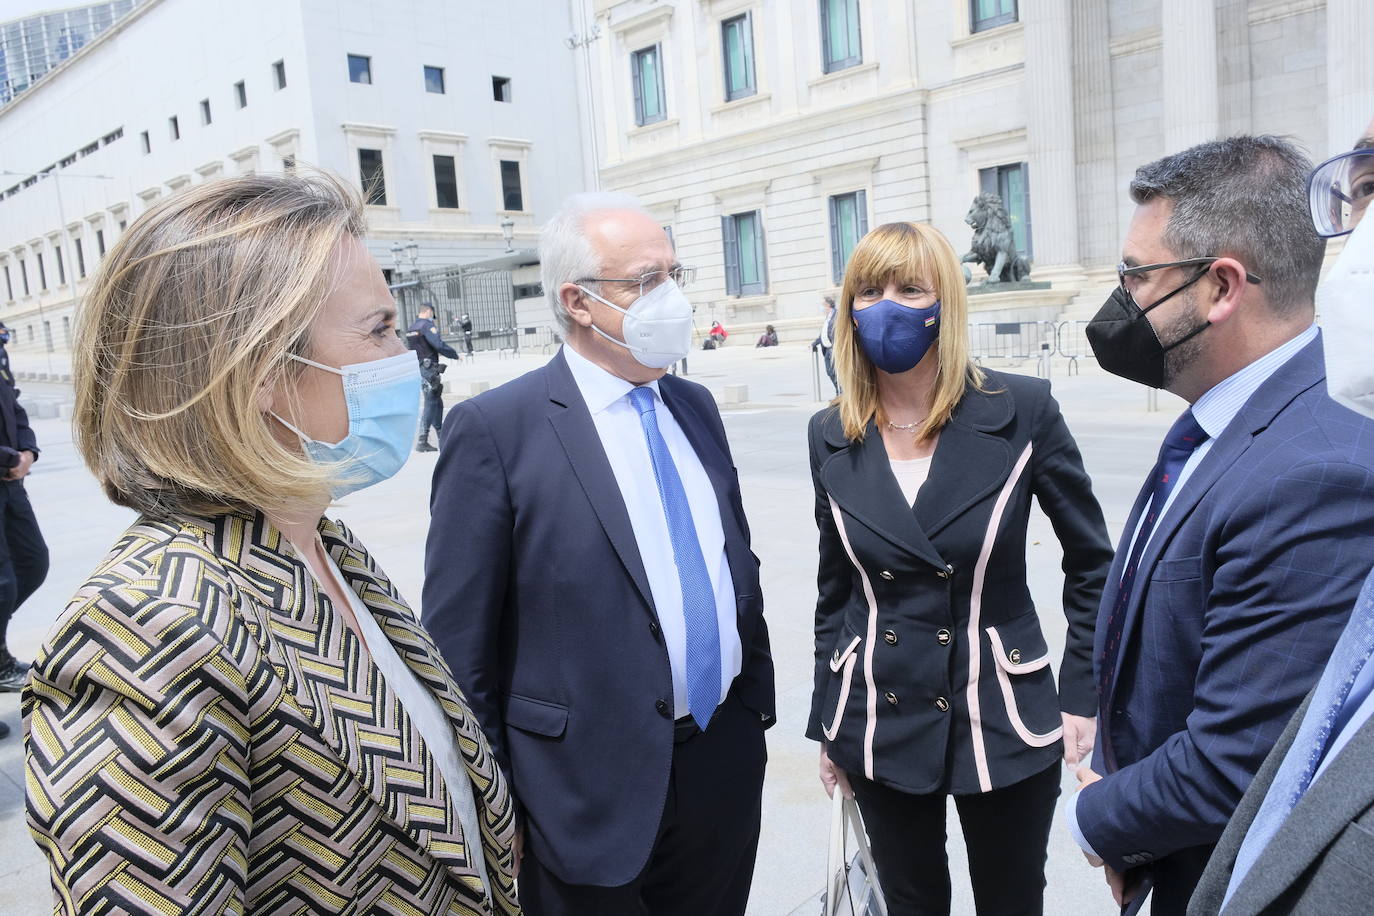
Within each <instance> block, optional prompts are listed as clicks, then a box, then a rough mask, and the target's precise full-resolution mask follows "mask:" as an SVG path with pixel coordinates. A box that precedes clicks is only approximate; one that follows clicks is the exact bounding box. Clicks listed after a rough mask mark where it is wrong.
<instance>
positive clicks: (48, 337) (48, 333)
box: [43, 318, 52, 353]
mask: <svg viewBox="0 0 1374 916" xmlns="http://www.w3.org/2000/svg"><path fill="white" fill-rule="evenodd" d="M43 346H44V347H46V348H47V350H48V352H49V353H51V352H52V322H51V321H48V320H47V319H46V318H45V319H43Z"/></svg>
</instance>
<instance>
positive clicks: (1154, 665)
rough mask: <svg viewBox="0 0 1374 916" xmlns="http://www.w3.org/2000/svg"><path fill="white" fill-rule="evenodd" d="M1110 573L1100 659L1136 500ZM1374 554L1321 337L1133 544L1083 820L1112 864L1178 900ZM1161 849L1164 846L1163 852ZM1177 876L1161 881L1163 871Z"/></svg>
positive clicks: (1365, 444) (1358, 442)
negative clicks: (1143, 545) (1142, 545)
mask: <svg viewBox="0 0 1374 916" xmlns="http://www.w3.org/2000/svg"><path fill="white" fill-rule="evenodd" d="M1142 502H1143V500H1141V501H1138V502H1137V504H1136V506H1135V508H1134V510H1133V511H1132V512H1131V516H1130V520H1129V521H1128V522H1127V523H1126V528H1125V531H1124V533H1123V535H1122V539H1121V544H1120V546H1119V548H1118V549H1117V554H1116V561H1115V563H1114V564H1113V566H1112V570H1111V573H1110V574H1109V575H1108V577H1107V588H1106V590H1105V591H1104V592H1103V595H1102V606H1101V612H1100V616H1099V619H1098V628H1097V641H1096V651H1095V662H1096V664H1097V665H1098V671H1099V672H1100V670H1101V667H1100V666H1101V664H1102V655H1103V651H1104V641H1105V634H1106V619H1107V615H1108V613H1109V612H1110V610H1111V608H1112V605H1113V603H1114V602H1115V601H1116V597H1117V584H1118V583H1119V582H1120V581H1121V567H1122V564H1123V562H1124V558H1125V556H1126V554H1127V552H1128V550H1129V548H1130V542H1131V537H1132V535H1133V533H1134V532H1135V527H1136V522H1137V521H1138V519H1139V518H1140V513H1141V511H1142V509H1143V505H1142ZM1371 555H1374V422H1371V421H1369V420H1367V419H1365V418H1364V417H1361V416H1360V415H1358V414H1356V413H1355V412H1353V411H1351V410H1348V409H1346V408H1345V407H1342V406H1340V405H1339V404H1337V403H1336V402H1335V401H1333V400H1332V399H1331V398H1330V397H1329V396H1328V395H1327V393H1326V382H1325V370H1324V365H1323V359H1322V344H1321V340H1320V339H1318V340H1315V341H1313V342H1312V343H1311V344H1309V345H1308V346H1306V347H1304V348H1303V349H1302V350H1300V351H1299V352H1298V353H1297V354H1296V355H1295V356H1293V358H1292V359H1290V360H1289V361H1288V362H1287V363H1285V364H1284V365H1283V366H1281V367H1280V368H1279V369H1278V371H1276V372H1275V373H1274V375H1272V376H1271V377H1270V378H1269V379H1268V380H1266V381H1265V382H1264V384H1263V385H1261V386H1260V388H1259V389H1258V390H1257V391H1256V392H1255V394H1254V395H1253V396H1251V398H1250V400H1249V401H1247V402H1246V404H1245V406H1244V407H1242V408H1241V411H1240V413H1239V414H1238V415H1237V416H1236V418H1235V419H1234V420H1233V421H1232V422H1231V424H1230V425H1229V426H1228V427H1227V428H1226V430H1225V431H1224V432H1223V433H1222V434H1221V435H1220V436H1218V437H1217V439H1216V441H1215V443H1213V445H1212V448H1211V450H1210V451H1209V452H1208V453H1207V455H1206V456H1205V457H1204V458H1203V460H1202V462H1201V463H1200V464H1199V465H1198V466H1197V468H1196V469H1195V470H1194V472H1193V474H1192V475H1191V476H1190V477H1189V478H1188V479H1187V480H1186V481H1185V482H1184V484H1183V488H1182V489H1181V490H1180V491H1179V493H1178V495H1177V496H1176V498H1175V500H1174V503H1173V505H1171V506H1170V507H1169V511H1168V513H1167V514H1166V515H1165V516H1164V517H1163V518H1162V519H1160V522H1159V526H1158V527H1157V529H1156V531H1155V534H1154V537H1153V538H1152V539H1151V541H1150V543H1149V545H1148V546H1147V549H1146V551H1145V553H1144V555H1143V556H1142V558H1141V564H1140V568H1139V571H1138V572H1137V573H1136V578H1135V584H1134V590H1133V594H1132V595H1131V598H1130V603H1129V605H1128V607H1127V611H1126V619H1125V628H1124V631H1123V634H1122V639H1121V645H1120V649H1119V656H1118V659H1119V660H1118V664H1117V667H1116V675H1115V677H1114V679H1113V681H1112V683H1110V684H1108V685H1107V689H1106V693H1105V695H1104V696H1103V697H1102V698H1101V700H1102V707H1101V708H1102V719H1101V726H1100V732H1099V737H1098V745H1097V751H1096V753H1095V756H1094V761H1093V769H1094V770H1095V771H1096V772H1098V773H1105V774H1107V775H1106V776H1105V777H1104V778H1103V779H1102V780H1101V781H1099V782H1097V783H1095V784H1093V785H1091V786H1088V787H1087V788H1086V789H1084V790H1083V791H1082V793H1081V795H1080V797H1079V799H1078V807H1077V814H1078V823H1079V826H1080V828H1081V829H1082V831H1083V834H1084V837H1085V838H1086V839H1087V840H1088V842H1089V844H1090V845H1091V846H1092V847H1093V849H1094V850H1095V851H1096V852H1097V853H1098V855H1100V856H1101V857H1102V858H1103V859H1104V860H1105V861H1106V862H1107V864H1108V865H1111V866H1112V867H1113V868H1115V869H1117V870H1118V871H1125V870H1126V869H1127V868H1128V867H1130V866H1139V865H1145V864H1149V863H1153V864H1152V870H1153V871H1154V879H1155V894H1156V901H1157V902H1156V905H1157V906H1158V900H1159V898H1160V897H1161V895H1165V894H1166V890H1167V891H1169V893H1168V894H1167V896H1168V897H1169V898H1170V899H1178V898H1179V896H1180V895H1181V899H1182V901H1184V902H1185V903H1186V901H1187V899H1188V893H1190V892H1191V887H1192V886H1193V885H1195V884H1196V882H1197V879H1198V877H1200V875H1201V872H1202V868H1203V866H1204V865H1205V864H1206V860H1207V853H1208V852H1209V851H1210V849H1211V847H1212V846H1213V845H1214V844H1215V843H1216V842H1217V840H1218V839H1219V838H1220V837H1221V834H1222V830H1223V829H1224V828H1225V826H1226V822H1227V820H1229V819H1230V817H1231V815H1232V813H1233V812H1234V811H1235V810H1236V806H1237V804H1238V803H1239V802H1240V798H1241V795H1242V794H1243V793H1244V792H1245V789H1246V787H1247V786H1248V785H1249V784H1250V781H1251V779H1252V778H1253V777H1254V775H1255V773H1256V771H1258V770H1259V767H1260V764H1261V762H1262V761H1263V760H1264V757H1265V755H1266V754H1267V753H1268V752H1269V750H1270V749H1271V748H1273V746H1274V744H1275V742H1276V741H1277V740H1278V738H1279V735H1280V734H1281V733H1282V732H1283V729H1284V726H1285V725H1286V724H1287V722H1288V720H1289V718H1290V717H1291V716H1292V715H1293V711H1294V710H1296V709H1297V708H1298V706H1299V704H1301V703H1302V699H1303V697H1304V696H1305V695H1306V693H1307V691H1308V690H1309V689H1310V688H1311V687H1312V685H1313V684H1314V683H1315V682H1316V680H1317V678H1318V676H1319V675H1320V674H1321V671H1322V668H1323V666H1324V664H1325V661H1326V658H1327V655H1328V654H1329V653H1330V650H1331V648H1332V646H1334V645H1335V643H1336V640H1337V638H1338V637H1339V636H1340V634H1341V631H1342V629H1343V628H1344V626H1345V622H1346V619H1347V617H1349V615H1350V609H1351V607H1353V606H1354V604H1355V598H1356V596H1357V594H1358V593H1359V590H1360V585H1361V583H1362V582H1363V580H1364V576H1365V573H1367V572H1368V568H1369V557H1370V556H1371ZM1170 859H1172V860H1173V861H1172V862H1170ZM1166 876H1167V880H1168V881H1169V882H1172V883H1173V884H1175V885H1177V886H1176V887H1171V888H1166V886H1165V881H1166Z"/></svg>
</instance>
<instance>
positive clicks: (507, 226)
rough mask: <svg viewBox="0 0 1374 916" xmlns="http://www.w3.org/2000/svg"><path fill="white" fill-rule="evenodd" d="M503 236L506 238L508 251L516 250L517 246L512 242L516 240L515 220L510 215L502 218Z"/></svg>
mask: <svg viewBox="0 0 1374 916" xmlns="http://www.w3.org/2000/svg"><path fill="white" fill-rule="evenodd" d="M501 237H502V238H503V239H505V240H506V252H507V253H509V252H512V251H514V250H515V248H514V246H513V245H512V244H511V243H512V242H513V241H514V240H515V220H513V219H511V218H510V217H509V216H507V217H506V218H505V219H503V220H501Z"/></svg>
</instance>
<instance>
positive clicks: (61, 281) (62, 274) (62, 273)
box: [52, 245, 67, 286]
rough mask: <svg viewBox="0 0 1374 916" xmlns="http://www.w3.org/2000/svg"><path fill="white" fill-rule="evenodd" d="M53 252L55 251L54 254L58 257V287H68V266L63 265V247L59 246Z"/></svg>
mask: <svg viewBox="0 0 1374 916" xmlns="http://www.w3.org/2000/svg"><path fill="white" fill-rule="evenodd" d="M52 251H53V254H54V255H56V256H57V285H58V286H66V285H67V265H66V264H65V263H63V261H62V246H60V245H59V246H57V247H56V248H54V249H53V250H52Z"/></svg>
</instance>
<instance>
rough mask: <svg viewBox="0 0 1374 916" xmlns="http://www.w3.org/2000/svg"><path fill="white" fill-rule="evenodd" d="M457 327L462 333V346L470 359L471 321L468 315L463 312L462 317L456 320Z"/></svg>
mask: <svg viewBox="0 0 1374 916" xmlns="http://www.w3.org/2000/svg"><path fill="white" fill-rule="evenodd" d="M458 327H459V329H460V330H461V331H462V332H463V346H464V347H466V348H467V351H468V357H469V358H471V357H472V319H471V318H469V317H468V313H467V312H464V313H463V317H461V318H459V319H458Z"/></svg>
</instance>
